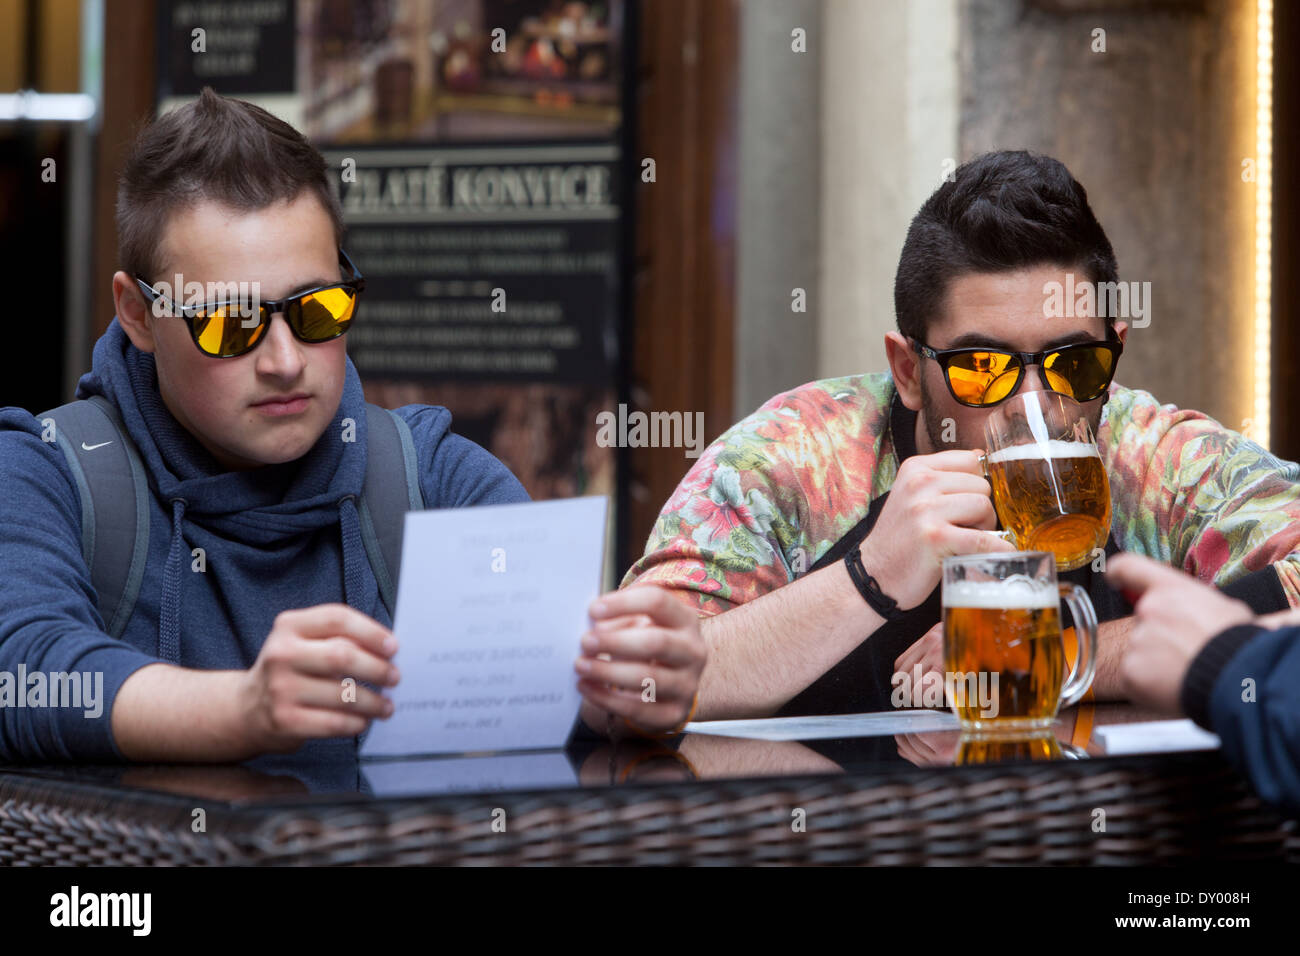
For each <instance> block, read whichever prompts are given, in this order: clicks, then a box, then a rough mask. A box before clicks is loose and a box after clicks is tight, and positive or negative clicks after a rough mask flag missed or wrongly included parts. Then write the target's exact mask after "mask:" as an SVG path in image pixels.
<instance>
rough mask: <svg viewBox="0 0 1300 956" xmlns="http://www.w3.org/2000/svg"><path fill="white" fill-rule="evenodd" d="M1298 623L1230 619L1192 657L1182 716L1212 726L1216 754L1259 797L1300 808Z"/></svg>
mask: <svg viewBox="0 0 1300 956" xmlns="http://www.w3.org/2000/svg"><path fill="white" fill-rule="evenodd" d="M1297 687H1300V627H1288V628H1280V629H1278V630H1276V631H1270V630H1267V629H1265V628H1261V627H1256V626H1254V625H1240V626H1238V627H1231V628H1229V629H1228V630H1226V631H1224V632H1223V633H1222V634H1219V635H1218V636H1216V637H1215V638H1213V639H1212V640H1211V641H1210V642H1209V643H1208V644H1206V645H1205V647H1203V648H1202V649H1201V651H1200V653H1199V654H1197V656H1196V657H1195V658H1194V659H1193V660H1192V664H1191V666H1190V667H1189V668H1188V669H1187V676H1186V678H1184V680H1183V688H1182V704H1183V709H1184V710H1185V711H1186V712H1187V714H1188V716H1189V717H1191V718H1192V719H1193V720H1195V721H1196V722H1197V723H1198V724H1200V725H1201V726H1203V727H1205V728H1206V729H1208V730H1211V731H1213V732H1214V733H1216V734H1218V736H1219V739H1220V741H1221V742H1222V748H1223V754H1224V756H1225V757H1226V758H1227V759H1228V760H1229V762H1231V763H1232V764H1233V765H1234V766H1235V767H1237V768H1238V769H1239V770H1240V771H1241V772H1242V773H1243V774H1245V776H1246V777H1247V779H1248V780H1249V781H1250V783H1251V786H1252V787H1254V789H1255V792H1256V793H1258V794H1259V796H1260V799H1262V800H1264V801H1265V802H1267V803H1270V804H1273V805H1274V806H1277V807H1281V808H1283V809H1284V810H1286V811H1287V812H1288V813H1290V814H1292V815H1296V816H1300V693H1297V690H1296V688H1297Z"/></svg>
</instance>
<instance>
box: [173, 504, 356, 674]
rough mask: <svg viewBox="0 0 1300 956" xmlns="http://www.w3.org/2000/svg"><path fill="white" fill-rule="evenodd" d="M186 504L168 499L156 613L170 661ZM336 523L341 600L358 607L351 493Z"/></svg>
mask: <svg viewBox="0 0 1300 956" xmlns="http://www.w3.org/2000/svg"><path fill="white" fill-rule="evenodd" d="M187 504H188V502H187V501H186V500H185V499H184V498H173V499H171V505H172V542H171V547H170V549H168V551H167V563H166V564H165V565H164V566H163V585H162V609H161V610H160V612H159V614H158V656H159V657H161V658H162V659H163V660H165V661H168V662H170V663H172V664H180V662H181V647H180V635H181V628H180V617H181V614H180V612H181V607H180V605H181V562H182V561H183V560H184V558H183V555H184V553H185V540H184V538H183V537H182V536H181V521H182V519H183V518H184V517H185V507H186V505H187ZM339 525H340V528H341V530H342V532H343V600H344V601H345V602H346V603H347V605H348V606H349V607H354V608H358V610H359V609H360V608H359V605H358V603H357V602H358V601H360V599H361V593H362V589H363V588H364V587H365V571H364V569H363V568H362V567H361V564H360V562H358V561H357V555H358V554H359V553H361V551H362V550H363V548H364V544H363V542H362V540H361V516H360V514H359V513H358V512H357V502H356V496H355V495H345V496H344V497H343V498H340V499H339Z"/></svg>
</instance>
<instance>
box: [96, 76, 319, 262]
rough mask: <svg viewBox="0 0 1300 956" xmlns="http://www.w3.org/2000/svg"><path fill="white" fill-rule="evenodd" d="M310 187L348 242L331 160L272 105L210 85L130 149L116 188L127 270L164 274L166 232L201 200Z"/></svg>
mask: <svg viewBox="0 0 1300 956" xmlns="http://www.w3.org/2000/svg"><path fill="white" fill-rule="evenodd" d="M304 189H307V190H311V191H312V192H313V193H314V194H315V195H316V197H317V198H318V199H319V200H320V202H321V205H322V206H324V207H325V211H326V213H327V214H328V215H329V217H330V220H331V221H332V223H333V226H334V239H335V243H336V244H339V245H341V244H342V242H343V228H344V227H343V212H342V210H341V209H340V208H339V201H338V198H337V197H336V196H335V194H334V193H333V191H331V189H330V185H329V180H328V179H327V176H326V171H325V157H323V156H322V155H321V154H320V152H319V151H318V150H317V149H316V148H315V147H314V146H312V145H311V143H309V142H307V140H306V139H305V138H304V137H303V135H302V134H301V133H299V132H298V131H297V130H296V129H294V128H293V127H292V126H290V125H289V124H288V123H286V122H284V121H283V120H280V119H277V118H276V117H274V116H272V115H271V114H270V113H268V112H267V111H266V110H264V109H262V108H261V107H259V106H254V105H253V104H252V103H248V102H245V101H244V100H237V99H231V98H230V97H225V96H220V95H218V94H217V93H215V92H213V90H212V88H211V87H210V86H205V87H204V88H203V91H202V92H201V93H200V94H199V97H198V99H197V100H195V101H193V102H192V103H187V104H186V105H184V106H181V107H179V108H177V109H174V110H172V111H170V112H168V113H165V114H164V115H162V116H159V117H157V118H156V119H154V120H153V121H152V122H150V123H149V124H148V125H146V126H145V127H144V128H143V129H142V130H141V131H140V132H139V134H138V135H137V136H136V138H135V141H134V142H133V143H132V145H131V149H130V152H129V153H128V154H127V157H126V162H125V164H124V165H123V168H122V175H121V178H120V179H119V181H118V187H117V244H118V255H119V258H120V261H121V266H122V269H123V270H125V271H126V272H127V273H128V274H130V275H133V276H134V275H140V276H144V277H145V279H146V280H148V281H151V282H152V281H154V280H155V279H156V278H157V274H158V272H160V271H161V270H162V269H163V268H164V266H165V263H163V262H162V261H161V259H162V251H161V245H162V236H163V233H164V231H165V229H166V227H167V222H168V220H169V219H170V218H171V216H172V215H173V214H175V213H176V212H178V211H180V210H183V209H186V208H189V207H190V206H193V205H194V204H195V203H197V202H200V201H202V200H210V201H215V202H219V203H222V204H223V205H226V206H230V207H232V208H234V209H241V210H250V211H251V210H254V209H263V208H265V207H266V206H269V205H271V204H272V203H275V202H279V201H292V200H293V199H296V198H297V197H298V195H299V194H300V193H301V192H302V191H303V190H304Z"/></svg>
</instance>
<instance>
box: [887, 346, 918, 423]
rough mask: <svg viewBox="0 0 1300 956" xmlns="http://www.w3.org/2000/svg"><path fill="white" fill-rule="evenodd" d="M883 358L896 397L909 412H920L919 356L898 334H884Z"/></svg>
mask: <svg viewBox="0 0 1300 956" xmlns="http://www.w3.org/2000/svg"><path fill="white" fill-rule="evenodd" d="M885 356H886V358H888V359H889V371H890V373H891V374H892V375H893V377H894V387H895V388H897V389H898V397H899V398H900V399H902V401H903V404H904V405H906V406H907V407H908V408H909V409H910V410H911V411H914V412H919V411H920V410H921V361H922V359H921V356H920V355H918V354H917V353H916V352H913V351H912V346H911V345H909V344H908V341H907V339H905V338H903V336H902V335H901V334H900V333H898V332H886V333H885Z"/></svg>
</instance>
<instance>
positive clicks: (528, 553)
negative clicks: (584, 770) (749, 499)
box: [361, 497, 606, 757]
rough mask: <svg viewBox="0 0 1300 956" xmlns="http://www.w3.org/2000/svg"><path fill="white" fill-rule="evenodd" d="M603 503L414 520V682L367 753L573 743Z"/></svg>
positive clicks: (403, 594) (405, 637) (409, 557)
mask: <svg viewBox="0 0 1300 956" xmlns="http://www.w3.org/2000/svg"><path fill="white" fill-rule="evenodd" d="M605 509H606V499H605V498H604V497H588V498H570V499H565V500H560V501H542V502H529V503H525V504H513V505H492V506H485V507H479V508H457V509H449V510H441V511H419V512H411V513H410V514H408V515H407V516H406V527H405V532H404V536H403V540H402V573H401V580H400V581H399V582H398V589H397V613H396V615H395V616H394V621H393V633H394V634H395V635H396V637H397V641H398V650H397V654H396V655H395V656H394V659H393V663H395V664H396V665H397V667H398V669H399V670H400V671H401V673H402V679H401V683H400V684H398V685H397V687H395V688H393V689H392V691H391V692H389V696H390V697H391V698H392V701H393V704H394V710H393V716H392V717H390V718H389V719H388V720H386V721H385V720H376V721H374V722H372V723H371V725H370V731H369V733H368V735H367V736H366V739H365V740H364V741H363V743H362V746H361V755H362V756H363V757H395V756H411V755H417V754H419V755H423V754H446V753H468V752H477V751H502V750H533V749H542V748H558V747H562V746H564V743H565V740H566V739H567V737H568V734H569V730H570V729H571V728H572V725H573V721H574V719H575V718H576V716H577V713H578V707H579V706H580V703H581V696H580V695H579V693H578V688H577V674H576V673H575V672H574V669H573V662H574V661H575V660H576V659H577V658H578V656H579V655H580V654H581V645H580V640H581V637H582V634H583V632H584V631H586V630H587V629H588V627H589V620H588V617H587V606H588V605H589V604H590V603H591V601H592V600H594V599H595V598H596V596H597V595H598V594H599V592H600V580H601V564H602V558H603V554H604V543H605Z"/></svg>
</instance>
